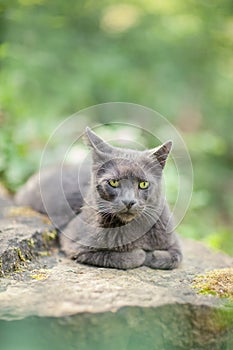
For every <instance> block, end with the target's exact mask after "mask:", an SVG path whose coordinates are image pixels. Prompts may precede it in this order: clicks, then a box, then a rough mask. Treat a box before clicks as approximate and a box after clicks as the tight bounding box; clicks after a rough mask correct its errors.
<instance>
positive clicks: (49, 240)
mask: <svg viewBox="0 0 233 350" xmlns="http://www.w3.org/2000/svg"><path fill="white" fill-rule="evenodd" d="M0 209H1V216H0V277H2V276H4V275H5V274H7V273H9V272H12V271H16V270H19V269H21V268H22V267H23V266H26V265H27V262H29V261H31V260H33V259H35V258H37V257H38V256H40V255H41V254H48V253H49V254H50V251H51V248H52V247H57V233H56V231H55V230H54V228H53V227H52V225H51V223H50V222H49V220H48V218H47V217H45V216H43V215H40V214H38V213H36V212H34V211H33V210H31V209H30V208H23V207H22V208H19V207H15V206H13V202H12V201H11V199H10V198H7V197H5V196H0Z"/></svg>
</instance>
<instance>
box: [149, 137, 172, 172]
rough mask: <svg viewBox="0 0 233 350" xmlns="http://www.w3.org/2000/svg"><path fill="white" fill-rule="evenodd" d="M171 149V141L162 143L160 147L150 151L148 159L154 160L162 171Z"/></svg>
mask: <svg viewBox="0 0 233 350" xmlns="http://www.w3.org/2000/svg"><path fill="white" fill-rule="evenodd" d="M171 149H172V141H167V142H165V143H163V144H162V145H161V146H158V147H156V148H154V149H152V150H150V157H153V158H156V159H157V161H158V162H159V164H160V166H161V168H162V169H163V168H164V166H165V163H166V160H167V157H168V154H169V153H170V151H171Z"/></svg>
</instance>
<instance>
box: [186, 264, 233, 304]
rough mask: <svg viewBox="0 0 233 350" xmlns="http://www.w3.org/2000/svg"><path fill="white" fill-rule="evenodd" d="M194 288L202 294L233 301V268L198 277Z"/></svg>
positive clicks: (194, 281) (194, 282)
mask: <svg viewBox="0 0 233 350" xmlns="http://www.w3.org/2000/svg"><path fill="white" fill-rule="evenodd" d="M193 288H196V289H198V293H200V294H212V295H216V296H218V297H221V298H228V299H229V300H231V301H233V268H225V269H220V270H213V271H209V272H207V273H206V274H205V275H199V276H196V277H195V279H194V280H193Z"/></svg>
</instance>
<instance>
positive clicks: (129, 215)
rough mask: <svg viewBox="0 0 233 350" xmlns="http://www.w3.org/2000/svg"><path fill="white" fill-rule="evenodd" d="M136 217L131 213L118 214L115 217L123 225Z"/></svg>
mask: <svg viewBox="0 0 233 350" xmlns="http://www.w3.org/2000/svg"><path fill="white" fill-rule="evenodd" d="M136 216H137V215H135V214H132V213H120V214H118V215H117V217H118V219H119V220H120V221H121V222H122V223H124V224H127V223H129V222H130V221H132V220H133V219H135V218H136Z"/></svg>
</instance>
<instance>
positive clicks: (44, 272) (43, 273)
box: [30, 269, 49, 281]
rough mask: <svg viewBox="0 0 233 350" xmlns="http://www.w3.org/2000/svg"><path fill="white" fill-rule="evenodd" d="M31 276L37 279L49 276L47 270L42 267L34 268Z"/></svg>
mask: <svg viewBox="0 0 233 350" xmlns="http://www.w3.org/2000/svg"><path fill="white" fill-rule="evenodd" d="M30 277H31V278H33V279H35V280H37V281H44V280H46V279H47V278H48V277H49V276H48V272H47V270H45V269H41V270H33V271H32V273H31V274H30Z"/></svg>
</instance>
